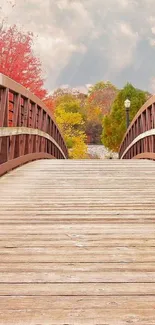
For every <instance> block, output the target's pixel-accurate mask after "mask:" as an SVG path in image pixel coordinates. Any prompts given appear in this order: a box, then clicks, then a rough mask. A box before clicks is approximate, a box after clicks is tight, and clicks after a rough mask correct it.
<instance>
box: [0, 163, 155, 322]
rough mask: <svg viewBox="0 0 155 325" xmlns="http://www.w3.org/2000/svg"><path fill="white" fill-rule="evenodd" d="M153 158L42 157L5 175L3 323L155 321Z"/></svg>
mask: <svg viewBox="0 0 155 325" xmlns="http://www.w3.org/2000/svg"><path fill="white" fill-rule="evenodd" d="M154 198H155V164H154V162H152V161H143V160H140V161H135V160H133V161H131V160H130V161H127V160H122V161H119V160H116V161H115V160H111V161H109V160H107V161H106V160H105V161H101V160H88V161H87V160H85V161H80V160H79V161H71V160H70V161H69V160H68V161H67V160H66V161H65V160H43V161H42V160H40V161H36V162H33V163H30V164H28V165H24V166H23V167H21V168H18V169H17V170H14V171H12V172H11V173H9V174H7V175H5V176H3V177H1V179H0V324H2V325H57V324H58V325H65V324H68V325H74V324H75V325H76V324H78V325H95V324H96V325H99V324H100V325H127V324H137V325H154V324H155V226H154V222H155V199H154Z"/></svg>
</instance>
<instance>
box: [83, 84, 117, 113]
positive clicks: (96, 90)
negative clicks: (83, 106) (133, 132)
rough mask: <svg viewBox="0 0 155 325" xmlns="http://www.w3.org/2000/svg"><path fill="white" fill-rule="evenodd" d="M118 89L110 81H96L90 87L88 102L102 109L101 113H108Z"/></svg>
mask: <svg viewBox="0 0 155 325" xmlns="http://www.w3.org/2000/svg"><path fill="white" fill-rule="evenodd" d="M117 93H118V90H117V89H116V87H115V86H113V85H112V84H111V83H110V82H104V81H101V82H98V83H97V84H96V85H95V86H94V87H92V89H91V91H90V95H89V99H88V101H89V104H90V106H92V107H94V106H97V107H99V108H100V109H101V110H102V114H103V115H106V114H109V113H110V110H111V106H112V104H113V102H114V100H115V98H116V96H117Z"/></svg>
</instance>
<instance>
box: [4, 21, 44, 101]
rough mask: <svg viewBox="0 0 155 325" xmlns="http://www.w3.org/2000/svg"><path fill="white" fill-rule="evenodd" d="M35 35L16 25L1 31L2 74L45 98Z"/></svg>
mask: <svg viewBox="0 0 155 325" xmlns="http://www.w3.org/2000/svg"><path fill="white" fill-rule="evenodd" d="M33 39H34V35H33V33H30V32H28V33H26V32H22V31H20V30H19V29H18V28H17V26H16V25H14V26H13V27H9V28H2V29H0V72H1V73H3V74H5V75H7V76H8V77H10V78H12V79H14V80H15V81H17V82H18V83H20V84H22V85H23V86H24V87H26V88H28V89H29V90H30V91H31V92H32V93H34V94H35V95H36V96H38V97H39V98H41V99H42V98H44V97H45V95H46V90H45V89H44V80H43V78H42V68H41V62H40V60H39V59H38V58H37V57H36V56H35V55H34V53H33V49H32V45H33Z"/></svg>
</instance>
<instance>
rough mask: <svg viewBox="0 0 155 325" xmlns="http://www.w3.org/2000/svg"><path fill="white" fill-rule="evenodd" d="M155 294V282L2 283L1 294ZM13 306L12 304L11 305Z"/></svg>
mask: <svg viewBox="0 0 155 325" xmlns="http://www.w3.org/2000/svg"><path fill="white" fill-rule="evenodd" d="M137 295H138V296H145V297H146V301H147V298H148V296H151V297H152V296H155V283H136V284H135V283H123V282H122V283H24V284H23V283H14V284H11V283H1V284H0V296H20V297H21V296H63V297H64V296H93V297H94V296H111V297H112V298H113V296H137ZM10 307H11V306H10Z"/></svg>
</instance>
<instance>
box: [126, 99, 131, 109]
mask: <svg viewBox="0 0 155 325" xmlns="http://www.w3.org/2000/svg"><path fill="white" fill-rule="evenodd" d="M124 105H125V108H130V106H131V101H130V100H129V99H126V100H125V102H124Z"/></svg>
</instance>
